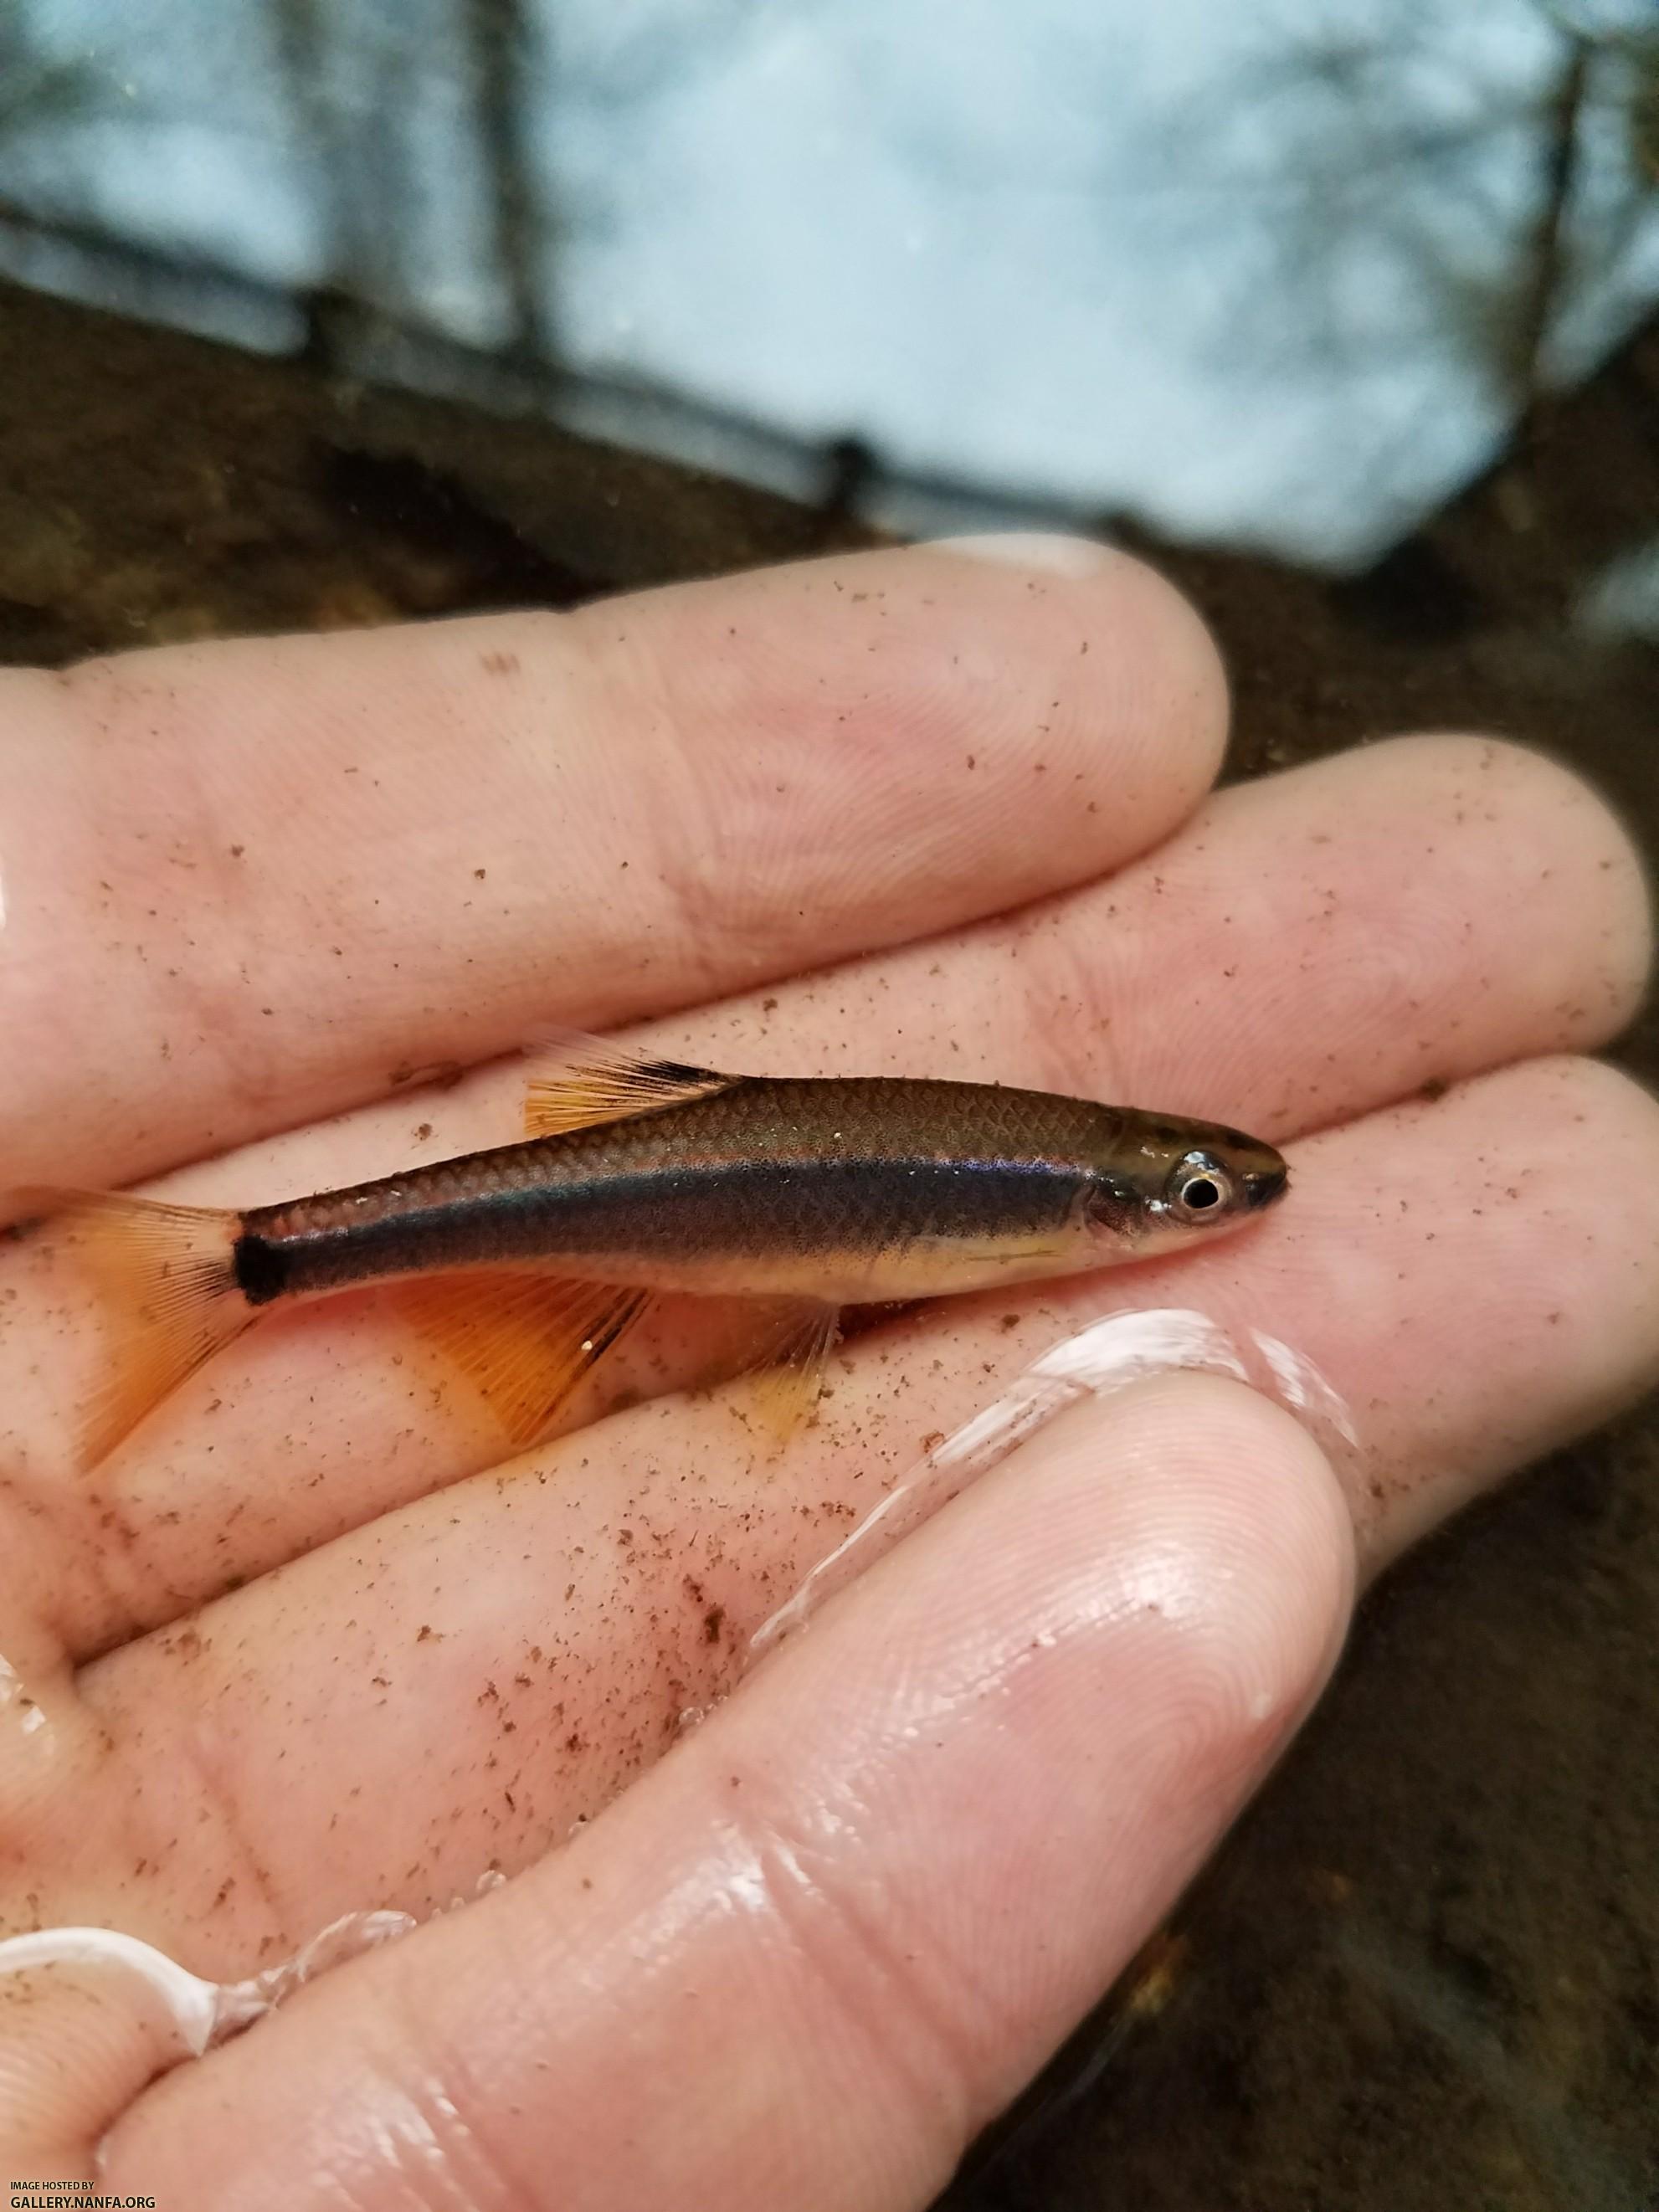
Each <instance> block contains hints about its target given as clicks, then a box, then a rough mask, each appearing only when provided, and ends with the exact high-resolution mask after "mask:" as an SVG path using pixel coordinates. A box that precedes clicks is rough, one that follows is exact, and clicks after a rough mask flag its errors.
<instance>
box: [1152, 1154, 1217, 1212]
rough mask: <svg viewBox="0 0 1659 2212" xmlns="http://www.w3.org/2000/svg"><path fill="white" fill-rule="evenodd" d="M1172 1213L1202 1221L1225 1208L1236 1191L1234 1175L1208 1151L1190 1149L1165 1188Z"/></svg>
mask: <svg viewBox="0 0 1659 2212" xmlns="http://www.w3.org/2000/svg"><path fill="white" fill-rule="evenodd" d="M1232 1195H1233V1179H1232V1177H1231V1176H1230V1175H1229V1174H1228V1173H1227V1171H1226V1170H1225V1168H1224V1167H1221V1166H1220V1165H1218V1163H1217V1162H1216V1161H1214V1160H1212V1158H1210V1156H1209V1154H1208V1153H1207V1152H1188V1155H1187V1157H1186V1158H1185V1159H1183V1160H1182V1161H1180V1162H1179V1163H1178V1164H1177V1165H1176V1170H1175V1173H1174V1174H1173V1175H1172V1176H1170V1180H1169V1182H1168V1184H1167V1185H1166V1187H1165V1189H1164V1199H1165V1200H1166V1202H1167V1204H1168V1206H1169V1208H1170V1212H1171V1213H1173V1214H1175V1215H1176V1216H1177V1217H1178V1218H1180V1219H1181V1220H1182V1221H1202V1220H1203V1219H1204V1218H1205V1217H1206V1215H1207V1214H1212V1213H1219V1212H1224V1211H1225V1208H1226V1206H1227V1205H1228V1203H1229V1201H1230V1200H1231V1198H1232Z"/></svg>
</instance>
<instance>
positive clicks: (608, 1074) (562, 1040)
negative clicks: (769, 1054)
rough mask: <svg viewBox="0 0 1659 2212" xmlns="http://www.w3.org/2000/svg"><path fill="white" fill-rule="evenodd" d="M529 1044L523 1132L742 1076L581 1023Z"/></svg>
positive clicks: (631, 1111) (638, 1107) (592, 1121)
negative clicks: (647, 1049) (663, 1054)
mask: <svg viewBox="0 0 1659 2212" xmlns="http://www.w3.org/2000/svg"><path fill="white" fill-rule="evenodd" d="M743 1080H744V1079H743V1077H742V1076H740V1075H719V1074H716V1073H715V1072H714V1069H713V1068H711V1067H690V1066H687V1065H686V1064H685V1063H684V1061H683V1060H664V1059H662V1058H660V1057H659V1055H656V1054H651V1053H641V1052H634V1051H630V1050H629V1048H628V1047H627V1046H626V1045H621V1044H617V1043H615V1042H612V1040H611V1038H609V1037H598V1036H587V1035H586V1033H585V1032H584V1031H583V1030H556V1031H555V1032H554V1033H553V1034H552V1035H551V1036H546V1037H544V1038H543V1039H541V1040H540V1042H538V1044H537V1045H536V1046H534V1047H532V1066H531V1073H530V1087H529V1090H528V1091H527V1092H526V1097H525V1106H524V1133H525V1134H526V1137H562V1136H566V1135H568V1133H570V1131H572V1130H573V1129H594V1128H598V1127H599V1126H600V1125H601V1124H602V1123H604V1122H606V1121H634V1120H635V1119H636V1118H637V1117H638V1116H639V1115H641V1114H655V1113H659V1112H660V1111H661V1109H663V1108H664V1107H665V1106H681V1105H684V1103H685V1102H686V1100H687V1099H690V1098H708V1097H711V1096H712V1095H713V1094H714V1092H715V1091H730V1090H731V1089H732V1086H733V1085H736V1084H738V1083H741V1082H742V1081H743Z"/></svg>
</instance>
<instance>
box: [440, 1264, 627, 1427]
mask: <svg viewBox="0 0 1659 2212" xmlns="http://www.w3.org/2000/svg"><path fill="white" fill-rule="evenodd" d="M650 1297H651V1294H650V1292H649V1291H641V1290H632V1289H618V1288H617V1285H615V1284H607V1283H584V1282H571V1281H568V1280H567V1279H564V1278H563V1277H560V1276H551V1275H538V1274H530V1273H509V1272H507V1270H505V1269H496V1268H477V1269H471V1268H469V1269H467V1270H465V1272H457V1273H453V1274H447V1275H431V1276H425V1277H421V1278H417V1279H414V1280H412V1281H410V1282H406V1283H403V1284H400V1285H398V1304H399V1306H400V1308H402V1309H403V1310H405V1311H406V1312H407V1313H408V1314H409V1316H410V1320H411V1321H412V1322H413V1323H414V1325H415V1327H416V1328H417V1329H418V1330H419V1331H420V1333H421V1334H422V1337H423V1338H424V1339H425V1340H427V1342H428V1343H429V1344H430V1345H431V1346H432V1347H433V1349H434V1350H435V1352H438V1353H439V1355H440V1356H441V1358H443V1360H444V1361H445V1362H446V1363H447V1365H449V1366H450V1367H451V1368H453V1370H454V1371H455V1372H456V1374H457V1375H459V1376H460V1377H461V1379H462V1380H463V1381H464V1382H465V1383H467V1384H468V1385H469V1386H470V1387H471V1389H473V1390H474V1391H475V1392H476V1393H477V1395H478V1396H479V1397H480V1398H481V1399H482V1400H483V1402H484V1404H485V1405H486V1406H487V1407H488V1408H489V1412H490V1413H491V1414H492V1415H493V1416H494V1417H495V1420H496V1421H497V1422H498V1423H499V1424H500V1425H501V1431H502V1432H503V1433H504V1435H505V1436H506V1437H507V1442H508V1443H511V1444H512V1445H513V1447H514V1448H515V1449H518V1450H520V1451H527V1450H528V1449H529V1448H530V1447H531V1445H532V1444H534V1443H538V1442H539V1441H540V1440H541V1438H542V1437H544V1436H545V1435H546V1433H547V1431H548V1430H549V1429H550V1427H551V1426H552V1425H553V1421H554V1419H555V1416H556V1414H557V1413H558V1411H559V1408H560V1407H562V1405H563V1404H564V1402H565V1401H566V1400H567V1399H568V1397H569V1396H570V1394H571V1393H572V1391H574V1389H575V1388H576V1386H577V1384H578V1383H580V1382H581V1381H582V1379H583V1377H584V1376H586V1375H588V1374H590V1373H591V1372H592V1370H593V1369H594V1368H595V1367H597V1366H598V1364H599V1361H600V1360H601V1359H603V1358H605V1354H606V1353H607V1352H609V1351H611V1348H612V1347H613V1346H615V1345H617V1343H619V1342H620V1341H621V1340H622V1338H623V1335H624V1334H626V1333H627V1331H628V1330H629V1329H630V1328H632V1327H633V1326H634V1323H635V1322H636V1321H637V1320H638V1319H639V1317H640V1316H641V1314H642V1313H643V1312H644V1311H645V1309H646V1307H647V1305H648V1304H649V1303H650Z"/></svg>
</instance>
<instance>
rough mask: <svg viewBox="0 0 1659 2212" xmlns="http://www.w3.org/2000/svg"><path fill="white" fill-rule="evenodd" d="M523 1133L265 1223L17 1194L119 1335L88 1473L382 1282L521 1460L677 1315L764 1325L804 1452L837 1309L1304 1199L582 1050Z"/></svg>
mask: <svg viewBox="0 0 1659 2212" xmlns="http://www.w3.org/2000/svg"><path fill="white" fill-rule="evenodd" d="M526 1124H527V1126H528V1127H529V1128H530V1130H531V1131H532V1133H531V1134H529V1135H528V1136H527V1137H526V1139H524V1140H523V1141H522V1142H520V1143H518V1144H513V1145H505V1146H497V1147H495V1148H494V1149H492V1150H489V1151H485V1152H473V1153H470V1154H467V1155H465V1156H463V1157H461V1158H455V1159H450V1160H441V1161H434V1162H429V1163H427V1164H422V1166H420V1167H416V1168H413V1169H410V1170H408V1171H407V1172H405V1173H404V1174H402V1175H394V1176H381V1177H379V1178H377V1179H376V1180H375V1181H374V1182H368V1183H362V1184H358V1185H356V1186H355V1187H353V1188H347V1189H342V1190H334V1191H325V1192H320V1193H319V1194H316V1195H314V1196H312V1197H307V1198H302V1199H299V1200H292V1201H289V1202H288V1203H285V1204H283V1205H279V1206H258V1207H254V1208H252V1209H250V1210H249V1211H247V1212H233V1211H229V1210H226V1209H222V1208H210V1207H197V1206H176V1205H173V1204H169V1203H166V1202H161V1201H157V1200H149V1199H135V1198H128V1197H125V1196H121V1195H118V1194H109V1193H101V1192H82V1191H72V1190H64V1189H55V1188H52V1189H47V1188H37V1189H33V1190H28V1191H23V1192H18V1193H15V1194H14V1198H15V1202H16V1203H17V1205H18V1206H20V1208H21V1210H22V1211H24V1212H27V1213H30V1214H34V1215H40V1214H52V1213H60V1212H61V1213H67V1214H68V1215H70V1217H71V1218H72V1221H73V1223H74V1225H75V1227H76V1230H77V1231H78V1239H79V1249H81V1251H82V1254H83V1256H84V1257H85V1258H86V1260H87V1261H88V1266H89V1267H90V1269H91V1272H92V1273H93V1276H94V1283H95V1286H96V1288H97V1290H98V1291H99V1293H100V1300H101V1303H102V1304H104V1305H105V1307H106V1309H107V1310H108V1311H109V1313H110V1314H111V1316H112V1320H113V1323H114V1330H115V1338H114V1343H113V1345H112V1357H111V1359H110V1363H109V1368H108V1380H107V1382H106V1385H105V1387H104V1389H103V1390H102V1391H101V1393H100V1395H99V1398H98V1400H97V1401H96V1402H95V1403H94V1405H93V1407H90V1408H89V1409H88V1417H87V1423H86V1429H85V1435H84V1438H83V1449H84V1454H85V1455H86V1456H87V1458H88V1463H90V1462H95V1461H96V1460H97V1459H100V1458H102V1457H103V1456H104V1455H106V1453H107V1452H108V1451H109V1450H111V1449H112V1448H113V1447H114V1445H115V1444H116V1443H118V1442H119V1441H120V1440H121V1439H122V1437H125V1435H126V1434H127V1433H128V1432H129V1431H131V1429H132V1428H134V1427H135V1426H137V1424H138V1422H139V1421H141V1420H142V1419H143V1418H144V1416H145V1415H146V1414H147V1413H149V1410H150V1409H151V1408H152V1407H154V1406H155V1405H156V1404H157V1403H159V1401H161V1399H162V1398H163V1397H165V1396H167V1395H168V1394H169V1393H170V1392H172V1391H173V1389H176V1388H178V1386H179V1384H180V1383H183V1382H184V1381H185V1378H186V1377H187V1376H189V1375H191V1373H192V1372H194V1370H196V1369H197V1367H199V1366H201V1365H202V1364H204V1362H205V1361H206V1360H207V1359H209V1358H211V1357H212V1356H213V1354H214V1353H215V1352H217V1351H219V1350H221V1349H222V1348H223V1347H224V1346H226V1345H228V1343H230V1342H231V1341H232V1340H234V1338H235V1337H236V1336H238V1335H239V1334H240V1333H241V1332H242V1330H244V1329H245V1328H247V1327H248V1326H249V1325H250V1324H251V1323H252V1322H253V1321H254V1320H256V1319H257V1318H258V1315H259V1314H260V1313H261V1312H262V1311H264V1310H267V1309H269V1308H270V1307H272V1306H276V1305H285V1304H293V1303H295V1302H296V1301H300V1300H310V1299H315V1298H319V1297H325V1296H327V1295H329V1294H331V1293H332V1292H336V1291H343V1290H347V1289H352V1288H358V1287H362V1286H366V1285H376V1284H384V1283H401V1284H403V1285H404V1295H405V1297H406V1300H407V1304H408V1308H409V1312H410V1318H411V1320H412V1321H413V1322H415V1324H416V1327H417V1328H419V1329H420V1330H421V1332H422V1335H423V1336H424V1337H425V1339H426V1340H428V1342H429V1343H431V1344H432V1345H433V1346H435V1349H437V1350H438V1351H439V1352H441V1354H442V1356H443V1357H444V1358H446V1359H447V1362H448V1364H450V1365H451V1367H452V1368H453V1369H454V1370H455V1371H457V1372H458V1373H459V1374H460V1375H462V1376H464V1377H465V1379H466V1380H467V1382H468V1383H470V1384H471V1386H472V1387H473V1388H474V1389H476V1390H477V1392H478V1394H479V1395H481V1396H482V1397H483V1399H484V1400H485V1401H486V1402H487V1403H488V1404H489V1406H490V1407H492V1409H493V1411H494V1413H495V1416H496V1418H497V1419H498V1420H499V1421H500V1424H501V1428H502V1430H503V1431H504V1433H505V1435H506V1436H507V1439H508V1441H509V1442H510V1443H513V1444H515V1445H517V1446H520V1447H521V1448H522V1447H526V1446H527V1445H529V1444H530V1443H534V1442H535V1441H536V1440H537V1439H538V1437H540V1436H541V1435H543V1434H544V1433H545V1431H546V1430H547V1428H548V1427H549V1426H550V1425H551V1423H552V1422H553V1420H554V1419H555V1418H556V1415H557V1413H558V1412H559V1409H560V1407H562V1405H563V1404H564V1402H565V1401H566V1400H567V1399H568V1396H569V1395H570V1393H571V1391H572V1390H573V1389H574V1388H575V1387H576V1384H577V1383H579V1382H580V1380H581V1379H582V1377H583V1376H585V1375H586V1374H587V1373H589V1372H591V1370H592V1368H593V1367H595V1366H596V1365H597V1364H599V1362H600V1361H601V1360H602V1359H603V1358H605V1356H606V1355H607V1353H608V1352H610V1351H611V1349H612V1348H613V1347H614V1346H615V1345H617V1343H618V1342H620V1341H621V1340H622V1338H623V1335H624V1334H626V1333H627V1331H628V1330H629V1328H633V1327H635V1325H636V1324H637V1323H638V1322H639V1321H640V1319H641V1317H642V1316H643V1315H644V1313H645V1312H646V1310H647V1308H648V1305H649V1303H650V1300H651V1298H652V1297H653V1295H655V1294H657V1293H659V1292H666V1291H678V1292H684V1291H690V1292H692V1293H696V1294H700V1295H702V1296H706V1297H717V1298H720V1299H722V1300H730V1299H733V1298H736V1299H738V1300H741V1301H743V1302H744V1310H747V1311H752V1313H753V1315H754V1316H755V1326H754V1331H753V1335H754V1339H755V1343H756V1346H757V1351H756V1352H755V1354H754V1357H755V1359H756V1360H757V1363H760V1364H763V1365H766V1366H768V1367H769V1370H770V1372H771V1375H772V1376H773V1386H771V1387H769V1397H770V1399H771V1401H772V1406H773V1415H774V1419H773V1421H772V1425H775V1426H779V1427H787V1425H789V1422H790V1421H791V1420H793V1419H799V1414H800V1413H801V1411H802V1410H804V1409H810V1406H811V1402H812V1401H813V1400H814V1399H815V1398H816V1396H817V1389H818V1383H819V1378H820V1376H821V1374H822V1370H823V1362H824V1359H825V1358H827V1356H828V1353H829V1348H830V1346H831V1345H832V1344H833V1341H834V1338H835V1333H836V1317H837V1316H838V1313H839V1311H840V1310H841V1309H842V1307H843V1306H846V1305H848V1304H885V1303H889V1302H893V1301H901V1300H912V1299H916V1298H926V1297H938V1296H941V1295H948V1294H951V1293H954V1292H958V1291H970V1290H978V1289H984V1288H987V1287H989V1286H991V1285H1009V1284H1014V1283H1020V1282H1027V1281H1031V1280H1035V1279H1039V1278H1041V1277H1043V1276H1054V1275H1064V1274H1071V1273H1082V1272H1084V1271H1085V1270H1087V1269H1091V1268H1095V1267H1101V1266H1103V1265H1106V1264H1109V1262H1111V1261H1115V1260H1124V1259H1133V1258H1139V1257H1141V1256H1144V1255H1151V1254H1154V1253H1158V1252H1163V1251H1165V1250H1168V1249H1172V1248H1173V1247H1175V1246H1176V1245H1179V1244H1182V1243H1191V1242H1193V1241H1194V1240H1195V1239H1197V1238H1199V1237H1210V1236H1213V1235H1215V1234H1216V1233H1218V1231H1225V1230H1226V1229H1228V1228H1230V1227H1233V1226H1237V1225H1238V1224H1240V1223H1241V1222H1243V1221H1244V1220H1246V1219H1248V1218H1250V1216H1251V1215H1252V1214H1253V1213H1255V1212H1257V1211H1259V1210H1260V1209H1261V1207H1263V1206H1267V1205H1269V1204H1271V1203H1272V1202H1273V1200H1275V1199H1277V1198H1278V1197H1279V1194H1281V1193H1282V1191H1283V1190H1284V1188H1285V1181H1286V1170H1285V1163H1284V1161H1283V1159H1282V1158H1280V1156H1279V1153H1278V1152H1275V1151H1274V1150H1273V1147H1272V1146H1267V1145H1265V1144H1262V1143H1261V1142H1260V1141H1259V1140H1258V1139H1255V1138H1251V1137H1249V1136H1247V1135H1245V1134H1243V1133H1242V1132H1241V1131H1238V1130H1236V1129H1231V1128H1227V1127H1224V1126H1222V1125H1220V1124H1217V1123H1212V1122H1203V1121H1189V1120H1184V1119H1177V1118H1175V1117H1171V1116H1167V1115H1155V1114H1148V1113H1143V1112H1140V1111H1139V1110H1137V1109H1132V1108H1121V1107H1110V1106H1102V1105H1099V1104H1097V1103H1092V1102H1091V1101H1089V1100H1085V1099H1077V1098H1069V1097H1060V1096H1059V1095H1057V1094H1054V1093H1052V1092H1048V1091H1021V1090H1014V1089H1005V1088H1002V1087H1000V1086H998V1085H987V1084H973V1083H946V1082H933V1081H927V1080H919V1079H908V1078H902V1077H851V1078H839V1077H816V1078H808V1077H781V1078H779V1077H766V1076H739V1075H729V1074H722V1073H718V1072H717V1071H715V1070H714V1069H711V1068H698V1067H693V1066H689V1065H686V1064H684V1063H682V1062H679V1061H674V1060H662V1059H659V1058H655V1057H653V1056H651V1055H648V1054H639V1053H635V1052H630V1051H629V1050H628V1049H627V1048H625V1047H622V1046H618V1045H616V1044H614V1043H611V1042H607V1041H606V1040H604V1039H600V1038H590V1037H585V1036H580V1035H579V1034H577V1033H575V1032H570V1031H566V1032H562V1034H561V1035H560V1036H559V1038H558V1039H557V1040H556V1044H555V1046H554V1048H553V1049H552V1055H551V1057H550V1058H549V1059H545V1060H538V1062H537V1063H536V1064H535V1065H534V1066H533V1068H532V1075H531V1079H530V1085H529V1093H528V1097H527V1101H526ZM791 1407H793V1413H787V1411H786V1409H788V1408H791Z"/></svg>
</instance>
